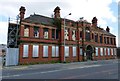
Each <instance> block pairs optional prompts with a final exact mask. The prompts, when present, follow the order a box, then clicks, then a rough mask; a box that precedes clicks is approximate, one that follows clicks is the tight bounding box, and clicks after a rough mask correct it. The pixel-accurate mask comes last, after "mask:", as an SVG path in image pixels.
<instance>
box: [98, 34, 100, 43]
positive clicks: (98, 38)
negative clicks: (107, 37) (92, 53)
mask: <svg viewBox="0 0 120 81" xmlns="http://www.w3.org/2000/svg"><path fill="white" fill-rule="evenodd" d="M98 43H100V34H99V33H98Z"/></svg>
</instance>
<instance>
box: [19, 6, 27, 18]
mask: <svg viewBox="0 0 120 81" xmlns="http://www.w3.org/2000/svg"><path fill="white" fill-rule="evenodd" d="M25 10H26V9H25V7H23V6H21V7H20V9H19V11H20V14H19V15H20V20H22V19H24V15H25Z"/></svg>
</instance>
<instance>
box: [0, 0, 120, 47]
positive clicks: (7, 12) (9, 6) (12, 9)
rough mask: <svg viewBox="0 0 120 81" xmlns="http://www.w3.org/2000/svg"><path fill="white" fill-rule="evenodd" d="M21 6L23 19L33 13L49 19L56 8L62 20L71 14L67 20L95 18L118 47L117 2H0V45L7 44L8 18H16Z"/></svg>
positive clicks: (65, 0) (93, 0)
mask: <svg viewBox="0 0 120 81" xmlns="http://www.w3.org/2000/svg"><path fill="white" fill-rule="evenodd" d="M21 6H24V7H25V8H26V13H25V17H28V16H29V15H31V14H34V13H36V14H40V15H44V16H48V17H51V15H52V14H53V10H54V8H55V7H56V6H59V7H60V8H61V17H62V18H63V17H64V16H66V15H67V14H69V13H72V15H70V16H67V18H68V19H71V20H75V21H77V20H79V18H80V17H84V19H85V20H87V21H89V22H91V20H92V18H93V17H95V16H96V17H97V18H98V26H100V27H101V28H104V29H106V27H107V26H109V27H110V32H111V33H112V34H114V35H116V36H117V45H118V0H0V44H7V30H8V18H9V17H10V18H16V16H17V15H18V14H19V8H20V7H21ZM119 46H120V45H119Z"/></svg>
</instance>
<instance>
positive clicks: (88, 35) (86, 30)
mask: <svg viewBox="0 0 120 81" xmlns="http://www.w3.org/2000/svg"><path fill="white" fill-rule="evenodd" d="M85 38H86V41H90V29H89V28H88V27H86V28H85Z"/></svg>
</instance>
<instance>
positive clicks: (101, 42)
mask: <svg viewBox="0 0 120 81" xmlns="http://www.w3.org/2000/svg"><path fill="white" fill-rule="evenodd" d="M102 37H103V35H100V43H103V42H102V40H103V38H102Z"/></svg>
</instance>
